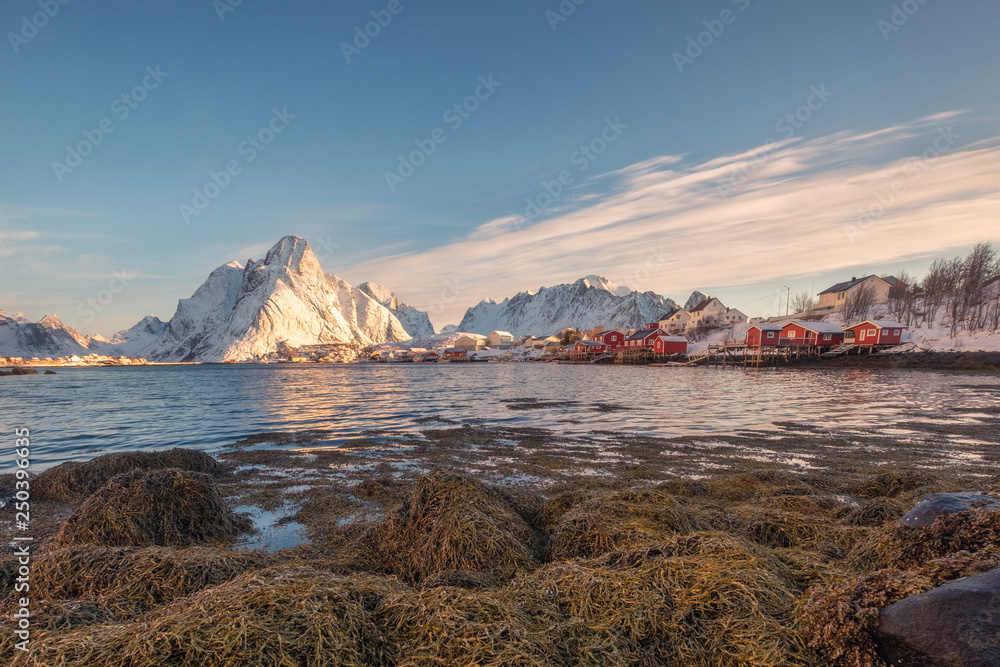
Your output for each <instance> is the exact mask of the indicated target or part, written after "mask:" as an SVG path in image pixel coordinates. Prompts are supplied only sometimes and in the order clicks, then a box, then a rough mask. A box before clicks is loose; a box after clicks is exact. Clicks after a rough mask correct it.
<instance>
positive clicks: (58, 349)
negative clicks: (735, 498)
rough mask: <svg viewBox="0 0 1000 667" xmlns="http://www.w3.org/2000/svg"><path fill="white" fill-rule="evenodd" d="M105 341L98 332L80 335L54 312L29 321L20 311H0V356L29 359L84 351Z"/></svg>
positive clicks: (87, 351)
mask: <svg viewBox="0 0 1000 667" xmlns="http://www.w3.org/2000/svg"><path fill="white" fill-rule="evenodd" d="M107 342H108V341H107V339H105V338H102V337H100V336H84V335H83V334H81V333H79V332H77V331H75V330H74V329H72V328H71V327H68V326H66V325H65V324H63V323H62V321H61V320H60V319H59V318H58V317H56V316H55V315H46V316H45V317H44V318H42V319H41V320H40V321H38V322H31V321H29V320H28V318H26V317H25V316H24V315H22V314H20V313H17V314H15V315H7V314H5V313H4V312H3V311H0V356H5V357H23V358H26V359H31V358H33V357H66V356H70V355H73V354H78V355H86V354H90V353H91V352H92V351H93V350H95V349H97V348H99V347H101V346H103V345H105V344H106V343H107Z"/></svg>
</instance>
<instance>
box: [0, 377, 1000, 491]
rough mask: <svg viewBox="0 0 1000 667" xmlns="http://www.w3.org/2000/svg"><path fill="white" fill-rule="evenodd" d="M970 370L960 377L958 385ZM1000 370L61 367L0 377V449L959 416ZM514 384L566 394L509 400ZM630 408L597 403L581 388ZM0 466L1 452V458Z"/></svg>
mask: <svg viewBox="0 0 1000 667" xmlns="http://www.w3.org/2000/svg"><path fill="white" fill-rule="evenodd" d="M970 385H972V386H970ZM976 385H978V386H983V385H986V386H990V387H997V386H1000V377H997V376H995V375H982V374H972V373H939V372H922V371H892V370H853V369H851V370H846V369H843V370H840V369H838V370H792V369H781V370H774V369H768V370H759V371H758V370H749V371H748V370H742V369H740V370H733V369H728V370H722V369H707V368H691V369H679V368H648V367H615V366H600V367H593V366H558V365H554V364H447V365H445V364H395V365H346V366H345V365H295V366H290V365H274V366H240V365H233V366H163V367H145V368H143V367H135V368H129V367H123V368H63V369H59V370H58V372H57V375H48V376H46V375H36V376H24V377H14V378H6V379H4V380H2V381H0V428H2V433H7V434H9V438H8V439H9V440H10V442H9V443H8V444H6V445H5V444H4V443H3V442H2V441H0V448H2V452H3V454H2V457H0V460H4V461H10V460H11V459H12V457H13V452H12V450H13V446H14V435H13V434H14V429H15V428H25V427H26V428H29V429H31V433H32V436H33V437H32V442H33V454H34V457H33V458H34V460H33V469H34V471H36V472H37V471H40V470H42V469H44V468H46V467H50V466H52V465H55V464H57V463H60V462H62V461H66V460H72V459H85V458H91V457H93V456H96V455H98V454H102V453H106V452H112V451H128V450H136V449H162V448H169V447H193V448H197V449H202V450H206V451H209V452H214V451H217V450H218V449H219V448H220V447H222V446H223V445H226V444H229V443H231V442H234V441H236V440H238V439H241V438H243V437H245V436H247V435H249V434H252V433H259V432H262V431H277V430H283V431H284V430H298V429H306V428H321V429H329V430H330V431H332V432H333V437H332V440H334V441H336V440H338V439H351V438H357V437H361V436H362V433H363V432H364V431H367V430H370V429H388V430H393V431H403V432H409V433H416V432H418V431H419V430H420V429H422V428H428V427H437V428H439V427H440V424H432V425H429V426H421V425H419V424H417V423H415V420H417V419H419V418H422V417H432V416H440V417H443V418H447V419H452V420H456V421H466V422H468V421H474V422H476V423H484V424H492V425H506V426H532V427H544V428H550V429H553V430H555V431H557V432H560V433H566V434H582V433H591V432H594V431H628V432H632V433H643V434H650V435H662V436H679V435H686V434H726V433H732V432H733V431H735V430H737V429H755V430H764V431H767V430H773V431H777V430H778V426H776V424H775V423H776V422H800V423H805V424H818V425H821V426H823V427H824V428H836V429H846V430H854V429H864V430H869V429H877V430H880V431H882V432H886V433H892V432H893V425H894V424H898V423H899V422H905V421H912V420H922V421H934V422H959V421H962V420H965V419H969V418H971V416H969V415H967V414H964V413H956V412H954V411H952V410H951V408H953V407H961V408H984V409H988V408H992V407H995V406H996V404H997V399H998V397H1000V395H998V394H997V393H996V392H988V391H987V392H984V391H981V390H977V389H975V388H974V386H976ZM515 399H539V400H542V401H553V402H560V403H570V404H568V405H561V406H552V407H544V408H542V409H532V410H511V409H509V408H508V405H511V404H510V403H505V402H503V401H511V400H515ZM599 403H603V404H612V405H614V406H619V407H623V408H629V409H628V410H615V411H610V412H608V411H599V410H597V409H596V408H595V404H599ZM6 467H8V466H6V465H5V468H6Z"/></svg>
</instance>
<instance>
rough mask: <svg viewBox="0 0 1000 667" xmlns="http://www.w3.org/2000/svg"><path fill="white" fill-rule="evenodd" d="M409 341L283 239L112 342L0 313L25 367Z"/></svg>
mask: <svg viewBox="0 0 1000 667" xmlns="http://www.w3.org/2000/svg"><path fill="white" fill-rule="evenodd" d="M383 289H384V288H383ZM414 310H415V309H414ZM407 314H408V315H410V313H407ZM427 324H428V325H429V321H428V322H427ZM410 338H411V336H410V334H409V333H408V332H407V330H406V328H405V327H404V326H403V324H402V323H401V322H400V320H399V318H397V316H396V314H395V311H393V310H390V309H389V308H387V307H385V306H383V305H382V304H381V303H380V302H379V301H378V300H376V299H374V298H372V297H371V296H370V295H369V294H367V293H366V292H364V291H362V290H361V289H358V288H356V287H352V286H351V285H349V284H348V283H347V282H345V281H343V280H341V279H340V278H338V277H337V276H334V275H330V274H324V273H323V269H322V268H321V267H320V264H319V260H318V259H317V258H316V255H315V254H314V253H313V251H312V249H311V248H310V247H309V243H308V242H307V241H306V240H305V239H303V238H300V237H298V236H286V237H284V238H282V239H281V240H280V241H279V242H278V243H277V244H276V245H275V246H274V247H273V248H271V250H270V251H268V253H267V256H266V257H265V258H264V259H263V260H259V261H255V260H250V261H249V262H248V263H247V265H246V266H242V265H241V264H240V263H239V262H235V261H234V262H230V263H229V264H226V265H224V266H220V267H219V268H217V269H216V270H215V271H213V272H212V273H211V275H209V277H208V280H206V281H205V283H204V284H203V285H202V286H201V287H199V288H198V289H197V290H196V291H195V293H194V294H193V295H191V297H190V298H187V299H181V300H180V301H179V302H178V304H177V310H176V312H175V313H174V316H173V317H172V318H171V319H170V321H169V322H163V321H161V320H159V319H158V318H156V317H153V316H149V317H146V318H143V319H142V321H140V322H139V323H137V324H136V325H135V326H133V327H131V328H130V329H126V330H124V331H120V332H119V333H117V334H116V335H115V336H114V339H113V340H111V341H108V340H106V339H103V338H100V337H89V336H82V335H80V334H79V333H77V332H76V331H73V330H72V329H70V328H69V327H66V326H65V325H63V324H62V323H61V322H60V321H59V319H58V318H56V317H55V316H48V317H46V318H45V319H44V320H42V321H41V322H38V323H31V322H28V321H27V319H26V318H24V317H23V316H7V315H4V314H3V313H0V356H22V357H29V358H30V357H35V356H38V357H60V356H67V355H71V354H79V355H85V354H91V353H95V352H96V353H99V354H107V355H125V356H137V357H144V358H146V359H149V360H151V361H206V362H218V361H246V360H252V359H255V358H258V357H263V356H266V355H268V354H270V353H272V352H275V351H276V350H277V348H278V346H279V344H281V345H287V346H290V347H299V346H303V345H320V344H333V343H340V344H356V345H359V346H365V345H372V344H377V343H388V342H401V341H406V340H409V339H410Z"/></svg>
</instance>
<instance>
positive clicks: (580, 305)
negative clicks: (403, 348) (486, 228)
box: [458, 276, 677, 336]
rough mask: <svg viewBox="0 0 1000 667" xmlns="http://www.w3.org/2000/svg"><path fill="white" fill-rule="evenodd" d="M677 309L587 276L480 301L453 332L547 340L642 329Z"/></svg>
mask: <svg viewBox="0 0 1000 667" xmlns="http://www.w3.org/2000/svg"><path fill="white" fill-rule="evenodd" d="M676 307H677V303H676V302H674V301H673V300H672V299H668V298H667V297H664V296H661V295H659V294H656V293H654V292H635V291H633V290H631V289H629V288H628V287H623V286H619V285H616V284H614V283H612V282H610V281H609V280H606V279H605V278H601V277H600V276H587V277H586V278H581V279H580V280H577V281H576V282H575V283H571V284H564V285H556V286H554V287H542V288H541V289H539V290H538V291H537V292H521V293H520V294H517V295H516V296H513V297H511V298H508V299H504V300H503V301H502V302H500V303H496V302H495V301H493V300H492V299H487V300H485V301H481V302H480V303H479V304H478V305H477V306H475V307H474V308H470V309H469V310H468V311H466V313H465V317H464V318H462V321H461V323H459V325H458V330H459V331H466V332H469V333H478V334H489V333H490V332H492V331H494V330H500V331H509V332H510V333H512V334H514V335H515V336H522V335H525V334H532V335H536V336H541V335H545V336H547V335H550V334H552V333H554V332H557V331H560V330H562V329H564V328H566V327H573V328H576V329H590V328H592V327H596V326H601V327H607V328H614V327H617V328H625V329H641V328H642V327H644V326H645V325H646V324H647V323H648V322H655V321H658V320H659V319H660V317H662V316H663V315H664V314H666V313H667V312H669V311H670V310H671V309H673V308H676Z"/></svg>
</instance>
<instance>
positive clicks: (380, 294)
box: [358, 282, 434, 338]
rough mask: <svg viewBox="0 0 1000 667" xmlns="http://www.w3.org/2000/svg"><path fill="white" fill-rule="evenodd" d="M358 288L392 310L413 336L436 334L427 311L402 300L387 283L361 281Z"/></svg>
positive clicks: (407, 331)
mask: <svg viewBox="0 0 1000 667" xmlns="http://www.w3.org/2000/svg"><path fill="white" fill-rule="evenodd" d="M358 289H359V290H361V291H362V292H364V293H365V294H367V295H368V296H370V297H371V298H373V299H375V300H376V301H378V302H379V303H381V304H382V305H383V306H385V307H386V308H388V309H389V310H391V311H392V314H393V315H395V316H396V319H398V320H399V321H400V323H402V325H403V328H404V329H406V333H408V334H410V336H412V337H413V338H416V337H417V336H431V335H433V334H434V325H433V324H431V318H430V317H429V316H428V315H427V313H425V312H424V311H422V310H418V309H417V308H415V307H414V306H411V305H410V304H408V303H403V302H401V301H400V300H399V297H397V296H396V293H395V292H390V291H389V288H388V287H386V286H385V285H379V284H378V283H371V282H368V283H361V284H360V285H358Z"/></svg>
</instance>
